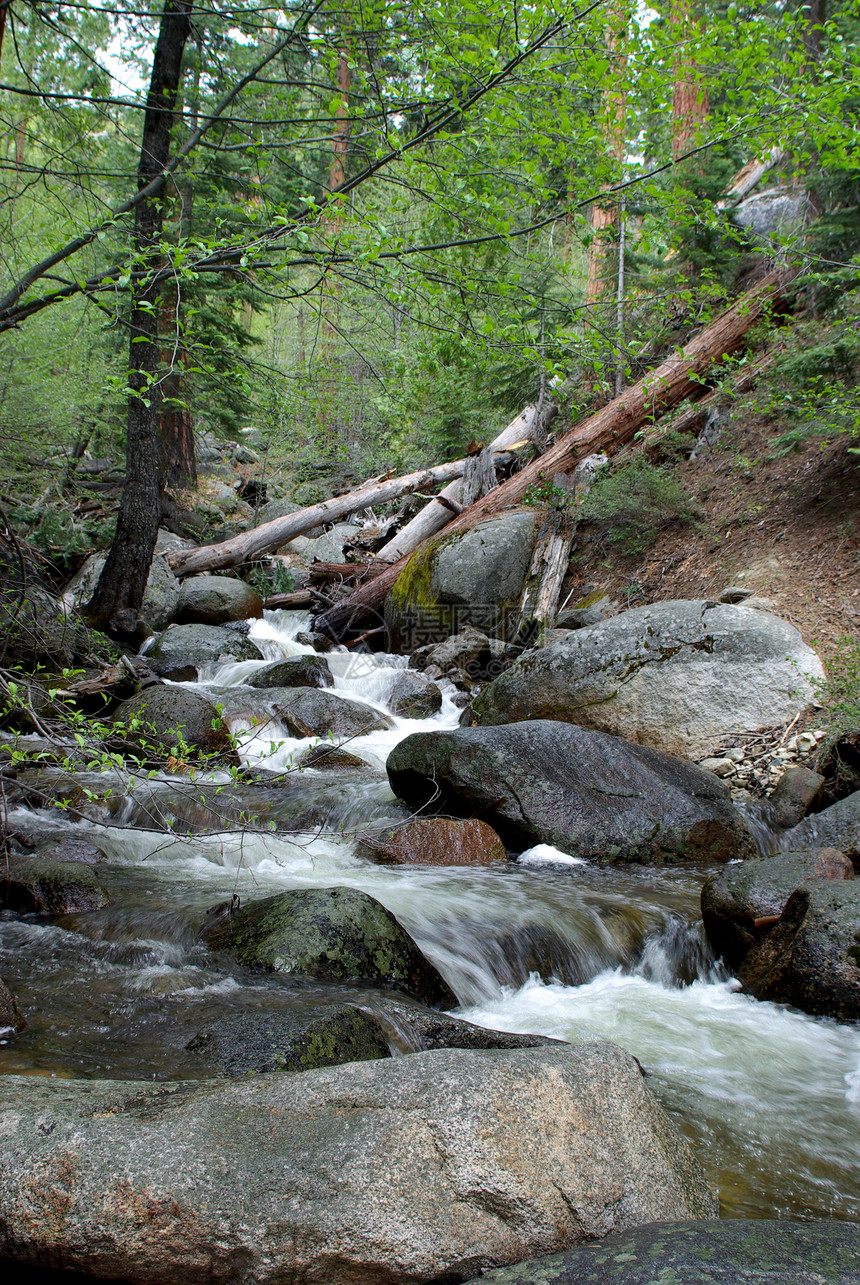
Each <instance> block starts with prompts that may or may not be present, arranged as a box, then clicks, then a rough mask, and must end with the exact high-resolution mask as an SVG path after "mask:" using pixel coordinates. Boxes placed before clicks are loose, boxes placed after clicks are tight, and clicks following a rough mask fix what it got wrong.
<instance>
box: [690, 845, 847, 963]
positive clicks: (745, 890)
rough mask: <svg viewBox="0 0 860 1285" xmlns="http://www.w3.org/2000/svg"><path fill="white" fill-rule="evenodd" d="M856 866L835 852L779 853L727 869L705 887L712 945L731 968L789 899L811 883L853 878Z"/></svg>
mask: <svg viewBox="0 0 860 1285" xmlns="http://www.w3.org/2000/svg"><path fill="white" fill-rule="evenodd" d="M853 878H854V867H853V866H852V864H851V862H850V861H849V860H848V858H847V857H846V856H845V854H844V853H841V852H838V851H837V850H836V849H835V848H823V849H807V850H806V851H803V852H781V853H779V854H777V855H776V856H772V857H760V858H755V859H753V860H750V861H743V862H741V863H740V864H739V865H731V866H727V867H726V868H725V869H724V870H721V871H720V872H719V874H716V875H712V876H711V878H710V879H707V880H706V881H705V884H704V886H703V888H702V921H703V923H704V925H705V932H706V933H707V936H708V940H709V941H710V943H711V945H712V946H713V948H714V950H715V951H716V953H717V954H718V955H722V957H723V959H724V960H725V961H726V963H727V964H729V965H730V967H732V968H736V967H737V966H738V964H740V963H741V961H742V960H743V959H744V958H745V956H746V955H747V953H748V951H750V950H751V949H752V947H753V946H755V945H756V943H757V942H758V941H759V940H760V939H761V937H762V935H763V933H764V932H766V931H767V930H768V928H771V927H773V924H772V922H771V923H770V924H766V925H760V927H759V928H756V922H757V921H759V920H773V919H774V918H778V917H779V916H780V915H781V914H782V912H783V910H784V909H785V906H786V903H787V902H788V899H789V897H790V896H791V894H792V893H793V892H794V891H795V889H797V888H799V887H800V886H801V884H806V883H807V882H808V881H809V880H815V881H817V880H819V879H853Z"/></svg>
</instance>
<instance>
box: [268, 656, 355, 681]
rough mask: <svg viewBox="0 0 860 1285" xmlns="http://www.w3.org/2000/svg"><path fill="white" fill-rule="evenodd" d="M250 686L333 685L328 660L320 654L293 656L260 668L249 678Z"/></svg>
mask: <svg viewBox="0 0 860 1285" xmlns="http://www.w3.org/2000/svg"><path fill="white" fill-rule="evenodd" d="M247 685H248V686H249V687H333V686H334V679H333V678H332V673H331V670H330V669H329V666H328V661H325V660H321V659H320V657H319V656H293V657H291V658H290V659H289V660H278V661H276V662H275V664H274V665H267V666H266V668H265V669H258V670H257V672H256V674H252V675H251V676H250V678H248V679H247Z"/></svg>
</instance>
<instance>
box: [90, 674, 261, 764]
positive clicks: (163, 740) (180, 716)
mask: <svg viewBox="0 0 860 1285" xmlns="http://www.w3.org/2000/svg"><path fill="white" fill-rule="evenodd" d="M113 717H114V719H115V721H116V722H117V723H118V724H121V726H122V734H123V735H124V736H125V737H126V738H127V739H128V740H129V741H130V742H131V743H132V744H134V745H141V746H144V747H145V746H154V747H156V748H157V749H158V750H160V751H162V752H164V753H167V754H174V753H175V752H176V751H179V752H180V753H182V752H184V750H185V748H186V747H190V748H191V749H193V750H198V751H200V752H202V753H204V754H221V753H224V754H227V755H228V756H229V757H231V758H233V759H235V752H234V751H233V750H232V746H231V742H230V737H229V734H228V732H227V731H226V729H225V728H224V726H223V722H222V720H221V718H220V716H219V714H218V711H217V709H216V708H215V705H214V704H213V702H212V701H210V700H207V699H206V697H205V696H201V695H200V694H199V693H198V692H192V691H188V690H187V688H184V687H173V686H168V685H166V684H160V685H158V686H155V687H147V688H145V690H144V691H142V692H140V693H139V694H138V695H137V696H132V697H130V698H129V700H126V701H123V702H122V704H121V705H119V706H118V707H117V709H116V711H115V713H114V715H113ZM213 724H215V726H213ZM236 761H237V762H238V759H236Z"/></svg>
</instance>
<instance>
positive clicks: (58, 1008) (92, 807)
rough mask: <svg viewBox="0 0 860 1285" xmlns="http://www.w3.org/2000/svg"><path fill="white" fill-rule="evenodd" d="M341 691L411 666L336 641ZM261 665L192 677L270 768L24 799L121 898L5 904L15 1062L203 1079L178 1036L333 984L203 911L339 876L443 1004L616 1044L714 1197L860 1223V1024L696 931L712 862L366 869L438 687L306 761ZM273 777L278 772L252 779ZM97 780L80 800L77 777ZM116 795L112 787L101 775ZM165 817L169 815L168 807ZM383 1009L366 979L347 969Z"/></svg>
mask: <svg viewBox="0 0 860 1285" xmlns="http://www.w3.org/2000/svg"><path fill="white" fill-rule="evenodd" d="M306 625H307V619H306V618H305V617H302V616H300V615H298V614H296V613H286V612H275V613H269V614H268V615H267V617H266V619H265V620H264V621H258V622H255V623H254V624H253V626H252V631H251V637H252V638H253V639H254V641H255V642H256V643H257V645H258V646H259V647H260V649H261V650H262V652H263V653H264V655H265V657H266V659H267V660H272V659H280V658H283V657H285V656H291V655H297V654H301V653H304V652H307V651H308V650H309V649H308V648H304V647H302V646H301V645H300V644H298V643H296V642H295V634H296V633H297V632H298V631H299V630H300V629H302V628H303V627H306ZM327 659H328V661H329V663H330V665H331V668H332V671H333V673H334V675H335V689H334V690H335V691H336V692H339V693H340V694H342V695H344V696H349V697H352V698H353V699H359V700H362V701H364V702H365V703H368V704H371V705H373V706H375V707H376V708H377V709H379V710H382V711H384V710H385V708H386V694H387V692H388V690H389V689H390V687H391V684H392V682H393V680H394V678H395V677H396V674H397V671H398V669H401V668H402V667H403V666H404V664H405V660H404V659H403V658H402V657H396V656H380V655H362V656H355V655H351V654H350V653H348V652H346V651H341V652H333V653H331V654H330V655H329V656H328V657H327ZM261 663H263V662H257V661H244V662H237V663H230V664H227V665H222V666H219V667H216V668H213V669H212V670H210V671H209V672H206V673H203V674H201V682H200V683H199V684H186V685H187V686H190V687H198V686H199V687H200V688H201V689H205V690H208V691H210V692H211V691H213V690H214V691H215V692H216V694H217V698H218V700H219V702H220V703H222V704H223V706H224V716H225V718H226V719H227V721H228V723H229V725H230V727H231V730H233V731H234V732H235V733H238V734H240V735H241V737H242V739H243V744H242V757H243V759H244V760H245V761H246V762H247V763H248V764H252V765H254V764H256V765H259V766H261V767H264V768H265V769H266V770H267V771H269V772H271V771H276V772H278V773H281V774H282V775H281V776H280V777H279V778H278V779H277V781H276V783H274V784H271V783H269V784H266V785H260V786H257V787H255V786H243V787H237V786H235V785H234V784H232V783H231V781H230V778H229V776H228V775H227V774H221V775H218V774H213V776H212V778H211V779H208V780H206V781H202V782H200V781H198V782H191V781H188V780H183V779H181V778H177V777H174V776H160V777H156V778H154V779H153V780H151V781H148V782H146V783H145V784H143V783H137V784H136V785H134V787H133V788H130V787H129V784H128V782H123V781H122V780H121V779H120V778H119V777H118V776H113V777H108V776H107V775H99V774H96V773H90V774H87V773H76V774H75V776H74V777H73V778H71V777H69V776H67V775H64V774H61V773H57V772H55V773H53V775H51V774H48V773H45V774H43V775H42V777H41V778H40V785H41V788H43V789H44V790H45V791H46V793H48V794H51V795H53V796H54V797H58V798H62V797H72V795H73V794H74V796H75V800H76V807H80V808H81V809H82V810H83V811H84V813H85V814H86V815H85V818H84V819H83V820H81V821H78V822H76V823H74V824H72V823H71V822H70V821H69V818H68V817H67V816H65V815H64V814H63V813H61V812H58V811H56V809H53V810H52V809H50V808H47V807H46V808H44V809H42V810H36V811H34V810H32V809H29V808H27V809H25V808H23V807H21V808H19V809H18V810H17V811H16V812H14V813H13V814H12V817H11V821H12V825H13V828H15V829H16V830H18V832H19V833H21V834H23V835H26V836H29V837H30V839H31V840H32V841H36V840H37V839H38V840H42V839H44V838H46V837H48V836H50V835H64V834H69V833H70V832H72V833H74V834H76V835H80V836H82V837H83V836H87V837H90V838H92V839H93V841H95V842H96V843H98V845H99V847H100V848H102V849H103V850H104V852H105V853H106V854H107V855H108V856H109V858H110V862H109V864H107V865H105V866H103V867H100V868H99V873H100V876H101V877H102V879H103V882H104V883H105V885H106V887H107V888H108V891H109V893H110V895H111V905H110V906H108V907H107V908H105V909H104V910H101V911H97V912H91V913H89V914H87V915H78V916H68V917H67V918H66V919H64V920H54V921H51V922H48V921H46V920H44V919H40V918H38V917H35V916H30V917H24V918H20V917H18V916H14V915H11V914H5V915H3V916H0V975H2V976H4V977H5V978H6V980H7V982H8V983H9V985H10V986H11V987H12V989H13V990H14V991H15V993H16V995H17V997H18V1000H19V1003H20V1005H21V1007H22V1009H23V1010H24V1012H25V1013H26V1015H27V1018H28V1021H29V1027H28V1029H27V1030H26V1031H25V1032H23V1033H22V1034H21V1035H20V1036H19V1037H18V1038H17V1039H16V1040H15V1041H10V1042H7V1043H6V1044H4V1045H3V1047H2V1048H0V1069H2V1070H4V1071H6V1072H7V1073H18V1074H38V1075H56V1076H91V1077H104V1076H107V1077H117V1078H131V1079H150V1078H152V1079H163V1078H177V1077H180V1078H183V1077H194V1076H199V1075H203V1074H206V1073H207V1072H206V1071H204V1070H203V1069H202V1068H201V1066H200V1064H199V1061H198V1060H197V1058H196V1055H195V1054H194V1053H193V1052H190V1051H188V1049H187V1047H186V1046H187V1045H188V1043H189V1041H190V1040H191V1039H192V1038H193V1036H194V1035H195V1034H197V1032H198V1031H199V1030H200V1029H201V1028H202V1027H203V1026H205V1025H206V1024H207V1023H208V1022H210V1021H211V1020H213V1019H214V1018H216V1017H221V1016H223V1015H225V1014H226V1013H235V1012H238V1011H248V1010H249V1009H256V1010H264V1009H275V1008H282V1007H283V1006H284V1005H285V1004H289V1005H297V1006H301V1005H305V1004H315V1003H317V1002H318V1001H319V998H320V996H321V995H322V994H325V995H328V996H331V995H332V993H333V988H332V987H331V986H323V985H322V984H321V983H315V982H311V981H308V980H306V979H300V978H285V977H282V976H280V977H261V976H256V975H251V974H249V973H246V972H245V971H244V970H242V969H241V968H239V967H238V966H234V965H231V964H230V963H229V961H225V960H224V959H223V958H221V957H217V958H216V957H215V956H213V955H211V954H210V953H209V952H208V950H207V949H206V947H205V945H203V944H202V943H201V942H200V941H199V940H198V936H197V934H198V930H199V927H200V924H201V921H202V920H203V917H204V915H205V912H206V910H207V909H208V908H209V907H211V906H213V905H214V904H216V903H218V902H220V901H223V900H225V899H227V898H229V897H231V896H232V895H233V894H234V893H238V895H239V896H240V897H241V898H242V900H243V901H247V900H250V899H252V898H254V897H258V896H264V895H267V894H269V893H271V892H273V891H278V890H282V889H285V888H298V887H314V886H332V885H335V884H340V885H350V886H352V887H356V888H361V889H363V890H364V891H366V892H368V893H370V894H371V895H372V896H374V897H376V898H378V900H379V901H381V902H383V903H384V904H385V905H386V906H387V907H388V908H389V909H390V910H391V911H393V913H394V914H395V915H396V916H397V918H398V919H399V920H400V921H401V923H402V924H403V925H404V927H406V928H407V930H408V931H409V932H410V933H411V934H412V935H413V936H414V937H415V939H416V940H417V942H418V943H419V945H420V946H421V948H422V950H423V951H424V952H425V954H426V955H427V956H428V958H430V959H431V960H432V961H433V962H434V963H435V964H436V965H437V966H438V967H439V968H440V970H441V971H442V973H443V974H444V975H445V977H446V978H447V980H448V981H449V983H450V984H451V986H452V987H453V989H454V991H455V993H456V994H457V996H458V999H459V1000H460V1004H461V1008H460V1009H458V1010H457V1014H458V1015H459V1016H463V1017H465V1018H467V1019H468V1020H470V1021H472V1022H476V1023H478V1024H480V1025H483V1026H487V1027H491V1028H494V1029H497V1030H507V1031H520V1032H533V1033H539V1034H544V1035H550V1036H553V1037H556V1038H561V1039H564V1040H569V1041H572V1042H576V1041H581V1040H588V1039H592V1038H595V1037H600V1038H607V1039H611V1040H615V1041H617V1042H618V1043H619V1044H622V1045H624V1047H625V1048H627V1049H629V1050H630V1051H631V1052H632V1053H634V1054H635V1055H636V1057H638V1059H639V1060H640V1062H641V1063H642V1065H643V1066H644V1067H645V1068H646V1071H647V1073H648V1075H649V1077H650V1084H651V1086H652V1088H653V1089H654V1092H655V1093H656V1094H657V1095H658V1097H659V1098H660V1100H661V1101H662V1102H663V1104H664V1106H665V1107H666V1108H667V1109H668V1110H669V1111H670V1112H671V1114H672V1116H673V1118H674V1119H675V1120H676V1122H677V1123H678V1125H679V1127H680V1128H681V1129H682V1130H683V1131H684V1133H685V1134H686V1135H687V1137H688V1138H689V1139H690V1141H691V1143H692V1145H693V1147H694V1148H695V1150H696V1152H697V1153H698V1155H699V1157H700V1158H701V1160H702V1162H703V1164H704V1165H705V1167H706V1169H707V1170H708V1172H709V1174H710V1176H711V1179H712V1181H713V1182H714V1184H715V1185H716V1186H717V1187H718V1188H719V1189H720V1193H721V1199H722V1207H723V1213H724V1214H729V1215H731V1214H734V1215H741V1214H743V1215H752V1216H756V1215H757V1216H774V1215H782V1216H794V1217H822V1216H830V1217H833V1216H835V1217H840V1218H851V1219H860V1028H858V1027H856V1026H849V1025H842V1024H839V1023H836V1022H830V1021H824V1020H820V1019H814V1018H810V1017H806V1016H804V1015H803V1014H800V1013H796V1012H794V1011H792V1010H789V1009H785V1008H783V1007H780V1006H778V1005H774V1004H761V1003H758V1002H756V1001H755V1000H752V999H749V998H747V997H745V996H743V995H741V994H739V993H738V991H737V988H736V984H735V983H734V982H733V981H732V980H731V979H730V978H728V977H727V975H726V974H725V973H724V972H723V971H722V970H721V968H720V966H718V965H717V964H716V963H715V961H714V960H713V959H712V957H711V956H710V954H709V952H708V950H707V948H706V946H705V945H704V942H703V939H702V934H701V926H700V924H699V922H698V914H699V891H700V887H701V884H702V881H703V879H704V878H705V877H706V875H707V873H708V872H707V870H704V869H701V868H699V869H690V868H678V869H651V868H643V867H633V868H622V869H612V868H609V869H602V868H598V867H595V866H592V865H590V864H588V863H585V862H582V861H577V860H575V859H573V858H570V857H566V856H565V855H564V854H562V853H559V852H557V851H556V850H555V849H553V848H549V847H547V846H546V845H538V846H537V847H535V848H532V849H530V850H529V851H527V852H525V853H519V854H512V855H515V856H516V860H512V861H511V862H510V863H509V864H508V865H506V866H505V867H504V868H497V869H493V868H490V869H486V868H481V869H474V868H472V869H454V868H447V869H429V868H406V867H389V866H376V865H374V864H372V863H371V862H369V861H367V860H364V859H362V858H361V857H359V856H357V855H356V852H355V849H356V843H357V840H358V839H359V838H360V836H361V834H362V833H363V832H364V831H366V830H367V829H368V828H369V827H370V828H373V827H377V826H380V825H384V824H385V823H386V822H392V821H396V820H399V819H402V818H403V817H404V816H405V815H406V812H405V809H404V808H403V807H402V805H401V804H399V803H398V801H397V800H396V799H395V798H394V796H393V795H392V793H391V791H390V789H389V787H388V783H387V779H386V777H385V774H384V765H385V760H386V758H387V755H388V753H389V752H390V750H391V748H392V747H393V746H394V745H395V744H396V743H397V741H398V740H400V739H401V738H402V737H403V736H405V735H408V734H409V733H410V732H413V731H418V730H428V729H434V728H435V729H438V728H441V727H453V726H455V725H456V723H457V719H458V714H459V711H458V710H457V709H456V707H455V706H454V704H453V702H452V700H451V699H450V694H446V695H445V698H444V701H443V707H442V710H441V711H440V713H439V714H438V715H436V716H435V717H434V718H430V719H424V720H413V719H394V726H393V727H391V728H388V729H386V730H385V731H377V732H373V733H370V734H369V735H367V736H363V737H360V738H357V739H355V740H353V741H351V742H350V743H349V746H348V748H349V750H350V751H351V752H352V753H355V754H357V755H358V756H359V757H360V758H362V759H363V760H364V761H365V763H366V764H367V765H368V766H367V768H366V769H364V770H356V769H340V770H336V771H319V770H315V769H305V770H302V771H297V770H296V766H295V765H296V763H297V761H298V759H299V757H300V755H301V754H302V753H303V752H304V750H305V749H306V748H307V747H308V746H309V745H311V744H313V743H314V742H313V741H312V740H297V739H295V738H293V737H290V736H289V734H288V733H287V732H286V730H285V729H284V728H283V727H282V726H281V725H280V724H279V723H278V722H277V719H276V717H274V716H273V714H272V711H271V709H270V707H269V705H268V704H267V698H266V693H265V691H262V690H255V689H252V688H249V687H247V686H246V685H245V680H247V678H248V677H250V676H251V674H252V673H253V671H254V670H255V669H257V668H259V667H260V664H261ZM266 779H268V778H266ZM82 786H83V787H84V788H86V789H87V790H88V791H89V794H90V795H91V796H92V797H91V798H89V799H86V798H84V800H83V802H82V796H81V787H82ZM108 790H110V794H107V791H108ZM166 823H167V824H169V825H170V826H171V827H172V828H171V829H170V830H169V831H167V832H165V828H164V826H165V824H166ZM337 993H338V994H339V995H341V996H345V997H348V998H349V999H350V1000H352V1001H353V1002H361V1003H367V1004H371V1005H373V1004H374V1003H378V1002H379V999H380V997H379V994H378V992H371V991H367V990H363V989H362V988H360V987H340V988H337Z"/></svg>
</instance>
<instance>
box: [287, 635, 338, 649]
mask: <svg viewBox="0 0 860 1285" xmlns="http://www.w3.org/2000/svg"><path fill="white" fill-rule="evenodd" d="M296 642H297V643H301V644H302V646H303V647H313V649H314V651H316V652H327V651H333V650H334V643H333V642H332V640H331V638H327V637H326V635H325V634H315V633H313V632H310V633H308V632H307V631H303V632H302V633H298V634H296Z"/></svg>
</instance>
